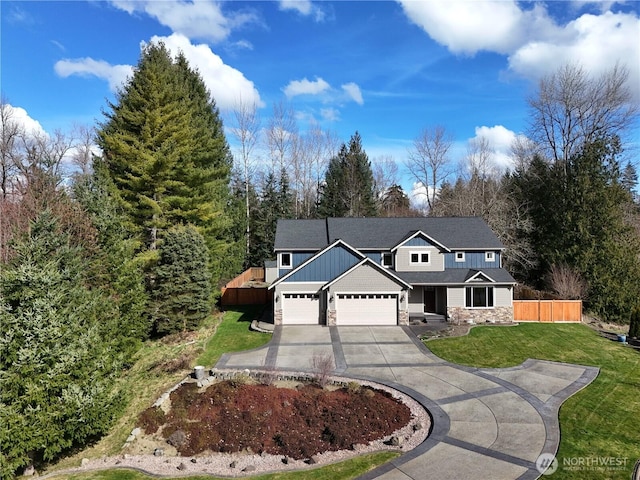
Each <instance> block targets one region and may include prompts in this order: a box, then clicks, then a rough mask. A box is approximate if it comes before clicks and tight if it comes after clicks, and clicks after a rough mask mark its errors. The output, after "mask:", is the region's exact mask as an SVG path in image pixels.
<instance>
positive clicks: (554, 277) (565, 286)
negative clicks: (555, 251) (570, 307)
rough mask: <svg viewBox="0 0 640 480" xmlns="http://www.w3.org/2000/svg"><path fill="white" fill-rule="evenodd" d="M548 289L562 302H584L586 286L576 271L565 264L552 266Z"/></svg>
mask: <svg viewBox="0 0 640 480" xmlns="http://www.w3.org/2000/svg"><path fill="white" fill-rule="evenodd" d="M548 283H549V287H550V288H551V289H552V290H553V291H554V292H556V293H557V294H558V295H559V296H560V297H561V298H562V299H564V300H584V298H585V297H586V294H587V290H588V285H587V282H586V281H585V279H584V278H582V276H581V275H580V273H579V272H578V271H576V270H575V269H573V268H571V267H569V266H568V265H566V264H561V265H552V266H551V270H550V271H549V277H548Z"/></svg>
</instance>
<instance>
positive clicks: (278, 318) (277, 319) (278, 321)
mask: <svg viewBox="0 0 640 480" xmlns="http://www.w3.org/2000/svg"><path fill="white" fill-rule="evenodd" d="M273 324H274V325H282V310H276V311H275V313H274V315H273Z"/></svg>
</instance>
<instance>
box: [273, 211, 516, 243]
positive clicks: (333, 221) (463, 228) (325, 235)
mask: <svg viewBox="0 0 640 480" xmlns="http://www.w3.org/2000/svg"><path fill="white" fill-rule="evenodd" d="M417 231H422V232H424V233H425V234H426V235H428V236H429V237H431V238H433V240H435V241H436V242H438V243H440V244H442V245H444V246H446V247H447V248H449V249H452V250H456V249H467V250H470V249H471V250H473V249H484V250H490V249H491V250H495V249H501V248H504V245H503V244H502V243H501V242H500V240H498V237H496V235H495V234H494V233H493V231H492V230H491V229H490V228H489V226H488V225H487V224H486V223H485V221H484V220H482V219H481V218H479V217H417V218H327V219H326V220H279V221H278V227H277V230H276V239H275V249H276V250H318V249H321V248H323V247H326V246H327V245H329V244H330V243H332V242H334V241H335V240H338V239H341V240H343V241H344V242H346V243H348V244H349V245H351V246H352V247H354V248H357V249H359V250H373V249H381V250H385V249H388V250H390V249H391V248H393V247H395V246H396V245H398V244H399V243H401V242H402V241H403V240H406V239H407V238H408V237H410V236H411V235H412V234H414V233H415V232H417Z"/></svg>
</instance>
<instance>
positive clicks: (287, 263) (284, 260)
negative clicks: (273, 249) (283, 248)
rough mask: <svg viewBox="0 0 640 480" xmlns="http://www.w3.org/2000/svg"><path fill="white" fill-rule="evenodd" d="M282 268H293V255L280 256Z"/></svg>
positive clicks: (284, 254)
mask: <svg viewBox="0 0 640 480" xmlns="http://www.w3.org/2000/svg"><path fill="white" fill-rule="evenodd" d="M280 268H291V254H290V253H281V254H280Z"/></svg>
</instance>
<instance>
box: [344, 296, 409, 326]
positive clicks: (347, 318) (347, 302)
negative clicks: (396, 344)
mask: <svg viewBox="0 0 640 480" xmlns="http://www.w3.org/2000/svg"><path fill="white" fill-rule="evenodd" d="M336 317H337V319H336V324H337V325H397V324H398V295H397V294H380V293H377V294H372V293H365V294H338V303H337V304H336Z"/></svg>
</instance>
